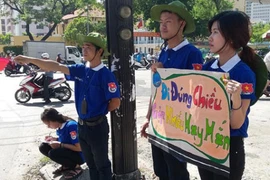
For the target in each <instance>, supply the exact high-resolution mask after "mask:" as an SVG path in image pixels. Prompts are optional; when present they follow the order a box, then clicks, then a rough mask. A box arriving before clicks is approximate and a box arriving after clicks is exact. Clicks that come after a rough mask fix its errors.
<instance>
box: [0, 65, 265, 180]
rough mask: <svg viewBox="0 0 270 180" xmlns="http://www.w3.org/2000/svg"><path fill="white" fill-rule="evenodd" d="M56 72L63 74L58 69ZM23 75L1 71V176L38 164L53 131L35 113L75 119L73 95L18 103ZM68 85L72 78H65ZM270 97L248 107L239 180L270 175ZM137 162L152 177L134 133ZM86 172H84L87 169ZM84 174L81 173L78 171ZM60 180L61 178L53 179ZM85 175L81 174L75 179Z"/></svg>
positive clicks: (139, 74) (141, 116) (139, 88)
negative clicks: (46, 101)
mask: <svg viewBox="0 0 270 180" xmlns="http://www.w3.org/2000/svg"><path fill="white" fill-rule="evenodd" d="M55 76H56V77H61V76H63V75H62V74H59V73H57V74H56V75H55ZM23 78H25V76H22V75H19V76H14V77H6V76H5V75H4V74H3V73H1V72H0V83H1V85H0V87H1V88H0V162H1V163H0V180H23V179H24V178H23V175H25V174H26V173H27V172H28V171H29V169H31V168H32V167H33V166H35V165H36V164H38V163H39V162H40V160H41V159H42V157H43V156H42V155H41V154H40V153H39V151H38V144H39V142H40V140H42V139H43V137H44V136H46V135H48V134H49V133H50V132H54V130H50V129H48V128H47V127H46V126H45V125H44V124H43V123H42V122H41V120H40V114H41V112H42V111H43V110H44V108H46V107H54V108H56V109H57V110H59V111H60V112H61V113H63V114H65V115H68V116H71V117H73V118H75V119H76V117H77V115H76V111H75V105H74V96H72V97H71V99H70V100H69V101H68V102H64V103H62V102H59V101H58V100H54V99H53V100H52V103H51V104H49V105H48V106H44V105H43V104H42V103H43V101H42V99H35V100H33V99H31V100H30V101H29V102H28V103H26V104H19V103H17V102H16V100H15V98H14V93H15V91H16V90H17V89H18V88H19V83H20V81H21V80H22V79H23ZM150 78H151V75H150V70H143V69H141V70H138V71H136V76H135V79H136V105H137V132H139V130H140V127H141V125H142V124H143V122H144V121H145V115H146V112H147V108H148V101H149V96H150V83H151V80H150ZM69 84H70V85H71V87H73V83H72V82H69ZM269 103H270V98H267V97H264V96H263V97H262V98H261V99H260V100H259V101H258V103H256V104H255V105H254V106H253V107H252V108H251V113H250V116H249V117H250V127H249V138H247V139H245V148H246V169H245V173H244V178H243V179H244V180H269V179H270V153H269V147H268V146H269V142H270V130H269V129H270V111H269V108H270V106H269ZM137 141H138V164H139V169H140V171H141V172H142V174H144V175H145V178H146V179H152V177H151V175H152V173H153V169H152V159H151V150H150V146H149V143H148V142H147V140H146V139H145V138H141V137H140V136H139V134H138V139H137ZM53 168H55V166H54V165H53V164H49V165H47V166H45V167H44V168H42V169H41V172H42V173H43V175H44V176H46V177H47V179H52V177H51V172H52V170H53ZM188 168H189V171H190V174H191V176H192V178H191V179H192V180H193V179H197V180H199V179H200V178H199V177H198V172H197V169H196V167H195V166H192V165H189V166H188ZM86 175H87V174H86ZM83 177H85V176H83ZM58 179H61V178H58ZM80 179H86V178H80Z"/></svg>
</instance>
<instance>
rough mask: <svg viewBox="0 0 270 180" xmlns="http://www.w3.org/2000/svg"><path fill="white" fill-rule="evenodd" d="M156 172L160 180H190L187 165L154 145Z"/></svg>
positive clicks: (153, 153)
mask: <svg viewBox="0 0 270 180" xmlns="http://www.w3.org/2000/svg"><path fill="white" fill-rule="evenodd" d="M152 156H153V165H154V172H155V174H156V175H157V176H158V177H159V179H160V180H189V172H188V170H187V163H186V162H181V161H180V160H178V159H177V158H175V157H174V156H173V155H171V154H169V153H167V152H165V151H163V150H162V149H160V148H158V147H156V146H155V145H152Z"/></svg>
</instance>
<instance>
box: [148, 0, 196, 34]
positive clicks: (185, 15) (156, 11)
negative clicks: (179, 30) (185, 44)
mask: <svg viewBox="0 0 270 180" xmlns="http://www.w3.org/2000/svg"><path fill="white" fill-rule="evenodd" d="M162 11H170V12H173V13H175V14H177V15H178V16H180V17H181V18H182V19H183V20H185V21H186V27H185V30H184V34H189V33H192V32H194V31H195V23H194V20H193V17H192V16H191V14H190V13H189V12H188V11H187V8H186V6H185V5H184V4H183V3H181V2H180V1H173V2H171V3H169V4H162V5H155V6H153V7H152V8H151V12H150V15H151V18H152V20H154V21H159V20H160V14H161V12H162Z"/></svg>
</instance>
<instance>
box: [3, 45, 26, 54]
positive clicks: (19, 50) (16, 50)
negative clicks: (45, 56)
mask: <svg viewBox="0 0 270 180" xmlns="http://www.w3.org/2000/svg"><path fill="white" fill-rule="evenodd" d="M3 50H4V53H5V54H7V53H12V54H15V55H19V54H23V47H22V46H4V47H3Z"/></svg>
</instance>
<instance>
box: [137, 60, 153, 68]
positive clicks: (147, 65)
mask: <svg viewBox="0 0 270 180" xmlns="http://www.w3.org/2000/svg"><path fill="white" fill-rule="evenodd" d="M151 65H152V63H151V62H150V61H148V60H147V59H145V58H143V59H142V60H141V61H140V62H138V61H135V62H134V64H133V68H134V69H135V70H138V69H139V68H146V69H149V68H150V67H151Z"/></svg>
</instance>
